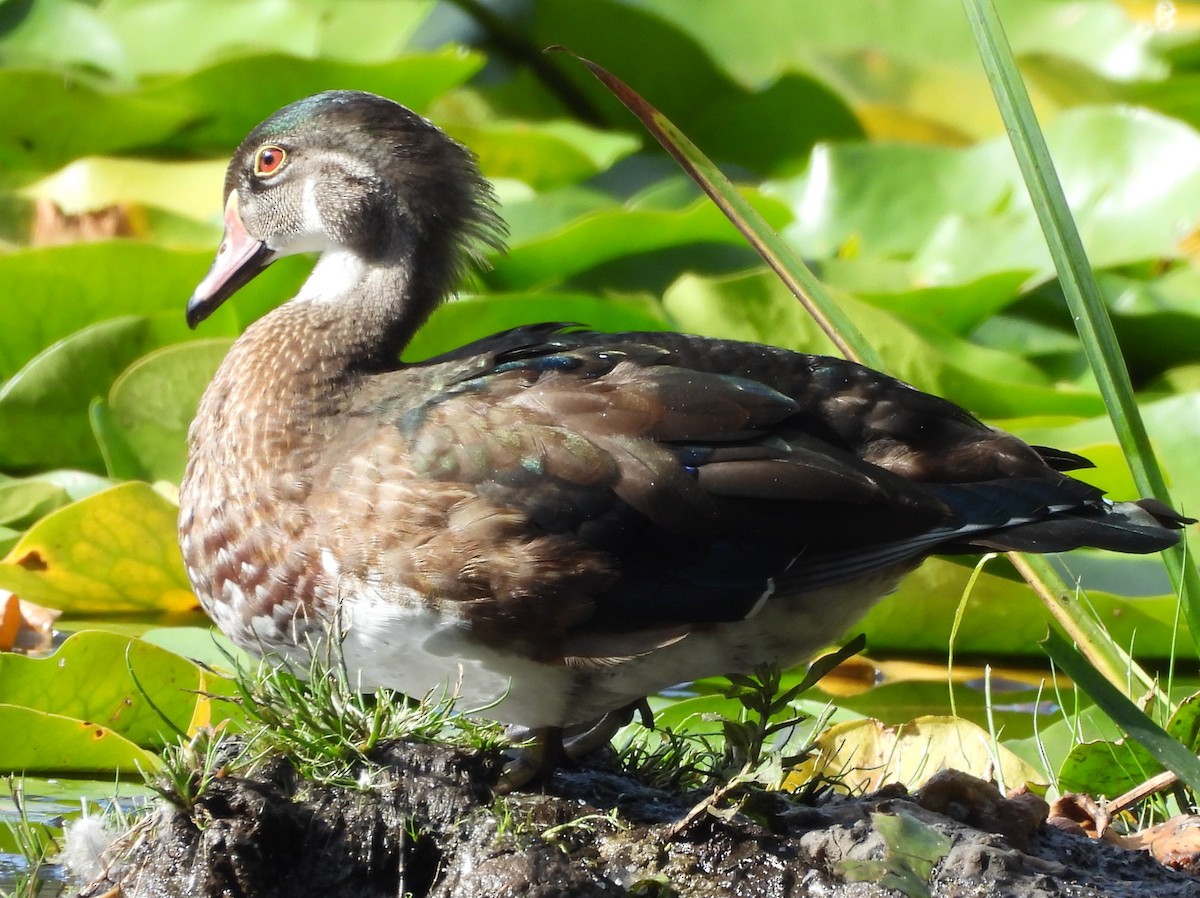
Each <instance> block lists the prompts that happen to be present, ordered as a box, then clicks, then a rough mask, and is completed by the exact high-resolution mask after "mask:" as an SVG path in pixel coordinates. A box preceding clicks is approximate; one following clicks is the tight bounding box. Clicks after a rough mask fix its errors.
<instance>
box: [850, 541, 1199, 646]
mask: <svg viewBox="0 0 1200 898" xmlns="http://www.w3.org/2000/svg"><path fill="white" fill-rule="evenodd" d="M1094 556H1095V557H1093V555H1092V554H1087V553H1083V552H1072V553H1069V554H1068V555H1065V556H1061V557H1062V564H1063V565H1065V566H1066V570H1067V572H1068V574H1069V576H1068V582H1074V578H1075V577H1079V578H1081V579H1082V581H1083V585H1084V588H1085V590H1086V591H1087V599H1088V602H1089V603H1090V604H1091V606H1092V607H1093V608H1094V609H1095V612H1096V614H1097V616H1098V617H1099V618H1100V620H1101V622H1102V623H1103V624H1104V627H1105V628H1106V629H1107V630H1108V631H1109V632H1110V633H1111V634H1112V636H1113V639H1114V640H1115V641H1116V642H1117V643H1118V644H1119V645H1123V646H1134V648H1135V649H1136V652H1137V654H1138V657H1145V658H1167V657H1170V656H1171V655H1172V653H1174V654H1176V655H1179V654H1186V653H1187V651H1188V646H1189V645H1190V643H1189V642H1188V640H1187V637H1186V635H1184V636H1182V638H1181V637H1180V633H1179V628H1178V626H1177V625H1176V622H1175V618H1176V606H1177V604H1178V603H1177V602H1176V600H1175V598H1174V597H1173V596H1172V595H1171V587H1170V581H1169V580H1168V579H1167V576H1166V573H1165V571H1164V569H1163V566H1162V562H1161V561H1160V560H1159V559H1158V558H1157V557H1156V556H1149V557H1144V558H1143V557H1138V556H1121V555H1113V554H1111V553H1101V552H1097V553H1094ZM1005 564H1006V563H1005V562H1003V561H1000V560H997V561H994V562H992V564H991V565H989V567H988V568H987V569H985V571H984V572H983V574H981V575H980V576H979V578H978V579H977V580H976V582H975V586H974V588H973V589H972V591H971V594H970V596H969V597H968V599H967V605H966V611H965V613H964V616H963V619H962V622H961V624H960V626H959V629H958V633H957V635H956V637H955V640H954V644H955V651H956V652H957V653H959V654H963V655H969V654H980V655H989V656H996V655H1011V656H1013V657H1017V656H1021V655H1029V654H1035V653H1038V652H1039V649H1038V640H1040V639H1041V638H1042V637H1043V636H1045V634H1046V628H1047V627H1048V626H1049V625H1050V617H1049V612H1048V611H1046V609H1045V607H1044V606H1043V605H1042V603H1041V602H1040V601H1039V600H1038V598H1037V596H1035V595H1034V593H1033V592H1032V590H1030V589H1029V587H1028V586H1027V585H1026V584H1025V582H1024V581H1023V580H1020V579H1018V578H1016V577H1015V575H1013V576H1012V578H1011V579H1010V577H1009V576H1000V575H999V574H998V573H993V572H992V571H1003V570H1004V565H1005ZM1126 566H1129V567H1131V568H1132V571H1131V572H1124V568H1125V567H1126ZM970 574H971V568H970V567H968V566H967V565H964V564H959V563H956V562H953V561H949V560H946V559H941V558H931V559H929V560H928V561H926V562H925V563H924V564H923V565H921V567H920V568H919V569H918V570H917V571H916V572H915V573H913V574H910V575H909V576H908V577H906V578H904V580H903V581H902V582H901V584H900V588H899V589H898V590H897V591H896V592H895V593H894V594H893V595H891V596H889V597H888V598H886V599H884V600H883V601H882V602H880V603H879V604H878V605H876V606H875V608H874V609H872V610H871V612H870V613H869V614H868V615H867V616H866V617H865V618H864V619H863V620H862V621H860V622H859V624H858V625H857V626H856V629H861V630H864V631H866V634H867V643H868V645H869V646H870V647H871V650H872V651H903V652H910V653H911V652H933V653H944V652H945V650H946V646H947V645H949V643H950V632H951V628H952V627H953V623H954V617H955V612H956V610H957V608H958V604H959V601H960V599H961V598H962V594H963V591H964V590H965V588H966V585H967V580H968V578H969V577H970ZM1122 586H1125V587H1130V588H1131V592H1132V593H1133V595H1132V596H1123V595H1116V594H1113V593H1111V592H1108V591H1106V590H1107V589H1108V588H1112V589H1115V588H1119V587H1122Z"/></svg>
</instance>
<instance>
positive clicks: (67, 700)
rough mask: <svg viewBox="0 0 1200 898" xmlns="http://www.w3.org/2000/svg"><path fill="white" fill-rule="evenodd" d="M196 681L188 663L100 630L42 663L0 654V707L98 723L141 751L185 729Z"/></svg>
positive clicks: (65, 645) (69, 642)
mask: <svg viewBox="0 0 1200 898" xmlns="http://www.w3.org/2000/svg"><path fill="white" fill-rule="evenodd" d="M130 671H132V674H131V673H130ZM201 678H202V671H201V668H200V667H199V666H198V665H196V664H195V663H194V662H192V661H188V660H187V659H186V658H181V657H180V656H179V655H176V654H174V653H173V652H169V651H167V650H166V649H164V648H160V647H159V646H156V645H152V644H150V643H148V642H143V641H142V640H140V639H132V638H130V637H128V636H119V635H117V634H115V633H104V632H100V631H98V630H85V631H83V632H80V633H76V634H74V635H73V636H71V637H70V638H68V639H67V640H66V642H64V643H63V644H62V645H61V646H59V648H58V649H57V650H56V651H55V652H54V653H53V654H52V655H47V656H45V657H41V658H32V657H27V656H24V655H12V654H0V701H2V702H4V703H5V704H8V705H21V706H25V707H29V708H36V709H38V710H39V711H44V712H47V713H50V714H58V715H62V716H64V717H73V718H75V719H76V720H81V721H88V722H89V723H93V724H99V725H100V726H103V727H105V728H107V729H109V730H111V731H113V732H114V733H118V734H120V735H121V736H124V737H125V738H126V739H128V740H129V741H131V742H133V743H135V744H137V745H141V746H143V747H145V748H154V747H161V746H163V745H165V744H167V743H169V742H173V741H174V740H175V735H176V732H177V731H186V728H187V726H188V723H189V721H190V720H191V719H192V716H193V714H194V713H195V706H196V702H197V700H198V697H197V695H196V690H197V689H198V688H199V687H200V685H201ZM164 718H165V719H164Z"/></svg>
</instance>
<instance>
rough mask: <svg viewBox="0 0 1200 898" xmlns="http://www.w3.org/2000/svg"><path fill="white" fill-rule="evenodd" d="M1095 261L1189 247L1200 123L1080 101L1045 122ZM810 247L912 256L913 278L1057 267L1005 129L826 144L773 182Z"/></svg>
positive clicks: (1197, 199)
mask: <svg viewBox="0 0 1200 898" xmlns="http://www.w3.org/2000/svg"><path fill="white" fill-rule="evenodd" d="M1046 139H1047V141H1048V142H1049V144H1050V149H1051V151H1052V153H1053V155H1054V160H1055V166H1056V168H1057V170H1058V172H1059V175H1060V177H1061V178H1062V181H1063V187H1064V189H1065V191H1066V195H1067V197H1068V199H1069V201H1070V203H1071V206H1072V210H1073V212H1074V213H1075V216H1076V220H1077V221H1078V223H1079V228H1080V231H1081V233H1082V236H1083V239H1084V243H1085V245H1086V246H1087V249H1088V253H1089V255H1090V257H1091V260H1092V263H1093V264H1094V265H1096V266H1097V267H1107V266H1113V265H1120V264H1125V263H1129V262H1136V261H1141V260H1144V259H1156V258H1163V257H1173V256H1176V255H1178V254H1179V250H1178V244H1179V242H1180V240H1181V239H1182V238H1183V237H1184V236H1185V235H1187V234H1188V233H1190V232H1191V231H1192V230H1193V229H1194V228H1195V227H1196V224H1197V221H1200V211H1197V210H1200V134H1197V133H1196V132H1195V131H1193V130H1192V129H1191V128H1189V127H1188V126H1186V125H1184V124H1182V123H1181V122H1178V121H1174V120H1172V119H1168V118H1165V117H1164V116H1160V115H1158V114H1156V113H1152V112H1149V111H1147V110H1144V109H1130V108H1126V107H1114V106H1097V107H1087V108H1080V109H1076V110H1070V111H1069V112H1066V113H1064V114H1063V115H1062V116H1060V117H1059V118H1058V119H1056V120H1055V121H1054V122H1052V123H1051V124H1050V125H1049V126H1048V127H1047V128H1046ZM765 189H766V190H767V192H768V193H772V194H774V195H777V196H780V197H781V198H783V199H785V200H786V201H787V202H788V204H789V205H790V206H791V207H792V209H793V210H794V211H795V213H796V220H795V222H794V223H793V224H792V225H791V226H790V227H788V228H787V229H786V231H785V236H787V237H788V238H789V239H790V240H791V241H793V243H794V244H795V245H796V246H797V247H798V248H799V249H800V250H801V251H802V252H803V253H805V254H806V255H808V256H810V257H814V258H832V257H836V256H838V255H839V254H840V253H841V251H842V248H843V247H844V246H846V245H847V244H852V245H853V246H854V247H855V248H856V253H857V255H858V257H859V258H863V259H902V260H907V261H910V262H911V265H912V278H913V286H920V285H945V284H954V283H961V282H963V281H968V280H973V279H976V278H979V277H982V276H984V275H986V274H990V273H994V272H1001V271H1038V272H1044V273H1046V274H1047V275H1049V274H1052V273H1053V270H1054V269H1053V266H1052V265H1051V263H1050V258H1049V253H1048V251H1047V250H1046V247H1045V241H1044V239H1043V238H1042V235H1041V232H1040V229H1039V227H1038V224H1037V221H1036V217H1035V216H1034V213H1033V209H1032V207H1031V205H1030V201H1029V198H1028V195H1027V194H1026V192H1025V188H1024V186H1023V184H1022V182H1021V180H1020V175H1019V173H1018V171H1017V167H1016V163H1015V161H1014V160H1013V158H1012V153H1011V149H1010V148H1009V144H1008V140H1007V138H997V139H995V140H991V141H987V142H985V143H981V144H978V145H976V146H973V147H970V148H967V149H951V148H947V147H923V146H901V145H890V144H843V145H822V146H820V147H818V148H817V149H816V150H815V151H814V153H813V156H812V159H811V161H810V163H809V167H808V170H807V171H806V172H805V174H804V175H802V176H800V177H799V178H796V179H793V180H790V181H779V182H776V183H775V184H774V185H773V186H772V185H768V186H767V187H766V188H765Z"/></svg>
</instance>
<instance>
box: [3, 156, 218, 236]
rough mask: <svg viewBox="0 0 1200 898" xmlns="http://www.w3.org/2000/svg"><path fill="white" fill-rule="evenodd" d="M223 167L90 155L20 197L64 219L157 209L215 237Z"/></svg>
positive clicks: (31, 185)
mask: <svg viewBox="0 0 1200 898" xmlns="http://www.w3.org/2000/svg"><path fill="white" fill-rule="evenodd" d="M226 165H227V163H226V161H225V160H224V159H221V160H217V161H212V162H160V161H158V160H150V159H111V158H104V157H88V158H85V159H76V160H75V161H74V162H72V163H70V164H69V165H67V166H66V167H65V168H62V169H60V170H59V171H57V172H55V173H54V174H53V175H50V176H49V177H47V178H43V179H42V180H40V181H38V182H37V183H35V184H30V185H29V186H28V187H25V188H24V189H22V191H21V194H22V195H24V196H28V197H31V198H41V199H47V200H51V201H52V202H54V203H55V204H56V205H57V206H58V207H59V208H60V209H62V211H63V212H65V213H67V214H68V215H77V214H79V213H81V212H92V211H94V210H96V209H103V208H105V207H106V206H115V205H129V204H139V205H144V206H156V207H158V208H160V209H165V210H167V211H170V212H173V213H175V214H177V215H183V216H187V217H189V218H195V219H198V220H201V221H206V222H209V223H210V224H213V225H214V226H216V227H217V234H219V233H220V230H219V228H220V212H221V210H220V196H221V189H222V183H223V181H224V179H225V168H226ZM217 239H219V238H217Z"/></svg>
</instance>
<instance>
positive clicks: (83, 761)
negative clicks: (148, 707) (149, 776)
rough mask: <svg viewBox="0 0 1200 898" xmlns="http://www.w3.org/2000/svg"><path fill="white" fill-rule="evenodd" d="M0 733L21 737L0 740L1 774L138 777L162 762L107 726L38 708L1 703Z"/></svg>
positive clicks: (153, 754) (156, 767)
mask: <svg viewBox="0 0 1200 898" xmlns="http://www.w3.org/2000/svg"><path fill="white" fill-rule="evenodd" d="M0 729H3V731H4V732H5V733H20V734H21V738H20V739H11V738H9V739H4V740H0V770H3V771H5V772H7V773H14V774H24V773H42V774H49V773H59V774H62V773H71V774H75V773H99V772H101V771H103V772H108V773H111V772H117V773H122V774H137V773H139V772H141V771H143V770H144V771H152V770H157V769H158V767H159V764H160V763H161V761H160V760H159V757H158V755H157V754H156V753H154V752H152V751H147V750H146V749H144V748H139V747H138V746H137V745H135V744H134V743H133V742H131V741H130V740H128V739H126V738H124V737H123V736H120V735H118V734H117V733H115V732H113V731H112V730H110V729H108V728H107V727H104V726H100V725H99V724H95V723H90V722H86V721H82V720H76V719H74V718H72V717H63V716H62V715H60V714H50V713H47V712H46V711H39V710H37V709H35V708H23V707H16V706H13V705H6V704H0Z"/></svg>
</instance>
